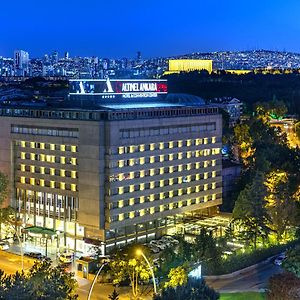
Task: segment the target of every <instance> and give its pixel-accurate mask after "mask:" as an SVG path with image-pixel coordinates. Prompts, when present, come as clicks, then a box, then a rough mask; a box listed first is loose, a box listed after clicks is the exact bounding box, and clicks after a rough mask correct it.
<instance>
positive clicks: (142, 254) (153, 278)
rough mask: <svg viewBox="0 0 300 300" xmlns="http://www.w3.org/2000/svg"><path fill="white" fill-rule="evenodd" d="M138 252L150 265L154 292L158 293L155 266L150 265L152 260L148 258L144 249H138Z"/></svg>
mask: <svg viewBox="0 0 300 300" xmlns="http://www.w3.org/2000/svg"><path fill="white" fill-rule="evenodd" d="M136 254H137V255H138V256H142V257H143V258H144V260H145V261H146V263H147V264H148V267H149V269H150V272H151V274H152V281H153V289H154V294H155V295H156V294H157V289H156V281H155V276H154V272H153V267H152V266H151V265H150V262H149V260H148V258H147V257H146V255H145V254H144V253H143V251H142V250H141V249H138V250H137V251H136Z"/></svg>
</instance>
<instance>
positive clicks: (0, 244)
mask: <svg viewBox="0 0 300 300" xmlns="http://www.w3.org/2000/svg"><path fill="white" fill-rule="evenodd" d="M8 249H9V245H8V244H7V243H6V242H0V250H8Z"/></svg>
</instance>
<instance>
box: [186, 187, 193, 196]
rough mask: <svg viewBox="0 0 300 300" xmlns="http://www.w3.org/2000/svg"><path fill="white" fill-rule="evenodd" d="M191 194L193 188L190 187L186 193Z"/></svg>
mask: <svg viewBox="0 0 300 300" xmlns="http://www.w3.org/2000/svg"><path fill="white" fill-rule="evenodd" d="M191 192H192V188H191V187H188V188H187V189H186V193H187V194H188V195H189V194H190V193H191Z"/></svg>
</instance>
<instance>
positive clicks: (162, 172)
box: [159, 167, 164, 175]
mask: <svg viewBox="0 0 300 300" xmlns="http://www.w3.org/2000/svg"><path fill="white" fill-rule="evenodd" d="M159 174H160V175H162V174H164V168H163V167H162V168H159Z"/></svg>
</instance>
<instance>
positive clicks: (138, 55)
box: [136, 51, 142, 62]
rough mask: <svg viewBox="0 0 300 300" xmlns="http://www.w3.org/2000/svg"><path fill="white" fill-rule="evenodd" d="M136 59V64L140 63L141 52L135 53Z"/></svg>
mask: <svg viewBox="0 0 300 300" xmlns="http://www.w3.org/2000/svg"><path fill="white" fill-rule="evenodd" d="M136 58H137V61H138V62H141V60H142V53H141V51H138V52H137V57H136Z"/></svg>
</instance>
